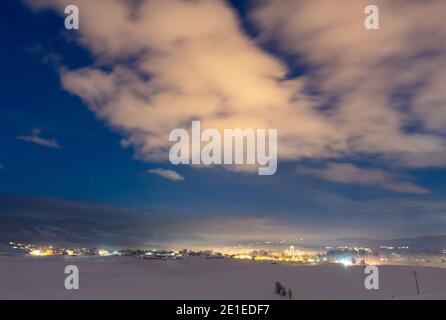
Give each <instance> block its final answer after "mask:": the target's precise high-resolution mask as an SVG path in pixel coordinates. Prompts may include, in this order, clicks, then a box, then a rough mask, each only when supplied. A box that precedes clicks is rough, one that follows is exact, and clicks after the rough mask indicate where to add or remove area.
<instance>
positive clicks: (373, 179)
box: [298, 163, 430, 194]
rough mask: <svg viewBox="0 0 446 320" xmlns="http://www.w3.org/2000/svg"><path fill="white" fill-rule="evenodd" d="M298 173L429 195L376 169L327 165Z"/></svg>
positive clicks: (425, 191)
mask: <svg viewBox="0 0 446 320" xmlns="http://www.w3.org/2000/svg"><path fill="white" fill-rule="evenodd" d="M298 172H300V173H303V174H312V175H316V176H318V177H319V178H322V179H325V180H328V181H332V182H338V183H346V184H353V185H363V186H367V185H369V186H377V187H380V188H384V189H386V190H390V191H394V192H399V193H413V194H429V193H430V191H429V190H427V189H425V188H423V187H420V186H417V185H416V184H414V183H412V182H408V181H404V180H401V179H400V178H398V177H396V176H394V175H392V174H389V173H387V172H385V171H383V170H378V169H362V168H359V167H357V166H354V165H352V164H347V163H336V164H329V165H327V166H326V167H324V168H300V169H298Z"/></svg>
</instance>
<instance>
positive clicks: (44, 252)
mask: <svg viewBox="0 0 446 320" xmlns="http://www.w3.org/2000/svg"><path fill="white" fill-rule="evenodd" d="M9 244H10V246H11V247H12V249H15V250H18V251H21V252H24V253H27V254H29V255H31V256H35V257H49V256H57V255H65V256H109V255H113V254H116V252H112V251H110V250H108V249H98V248H69V249H67V248H58V247H54V246H52V245H49V246H38V245H33V244H23V243H16V242H10V243H9Z"/></svg>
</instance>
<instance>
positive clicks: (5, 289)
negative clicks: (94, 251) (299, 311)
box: [0, 256, 446, 299]
mask: <svg viewBox="0 0 446 320" xmlns="http://www.w3.org/2000/svg"><path fill="white" fill-rule="evenodd" d="M67 265H76V266H77V267H78V268H79V271H80V290H78V291H68V290H66V289H65V287H64V281H65V277H66V275H65V274H64V270H65V267H66V266H67ZM379 268H380V269H379V270H380V290H378V291H368V290H366V289H365V287H364V279H365V277H366V275H365V274H364V268H362V267H344V266H338V265H325V266H322V265H321V266H299V265H287V264H277V265H274V264H271V263H268V262H253V261H239V260H231V259H221V260H206V259H204V258H198V257H194V258H192V257H190V258H187V259H184V260H175V261H158V260H142V259H137V258H129V257H105V258H100V257H97V258H63V257H50V258H33V257H25V256H0V299H285V298H281V297H279V296H276V295H275V294H274V292H273V291H274V284H275V282H276V281H280V282H281V283H282V284H283V285H284V286H286V287H287V288H291V289H292V290H293V293H294V296H293V299H446V269H442V268H431V267H418V266H417V267H413V266H380V267H379ZM414 270H416V271H417V274H418V281H419V287H420V291H421V295H420V296H417V294H416V285H415V280H414V276H413V271H414Z"/></svg>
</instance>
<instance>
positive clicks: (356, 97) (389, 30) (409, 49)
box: [251, 0, 446, 167]
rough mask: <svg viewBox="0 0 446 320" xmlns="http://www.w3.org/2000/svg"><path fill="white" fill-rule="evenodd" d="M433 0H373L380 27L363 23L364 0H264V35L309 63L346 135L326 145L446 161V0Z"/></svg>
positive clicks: (414, 161)
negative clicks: (337, 141)
mask: <svg viewBox="0 0 446 320" xmlns="http://www.w3.org/2000/svg"><path fill="white" fill-rule="evenodd" d="M428 2H429V5H426V3H424V2H421V1H416V0H415V1H414V0H395V1H384V0H377V1H374V3H373V4H374V5H377V6H378V7H379V9H380V12H381V29H380V30H379V31H369V30H366V29H365V28H364V26H363V21H364V18H365V16H366V15H365V14H363V12H364V8H365V7H366V6H367V5H369V4H370V3H369V2H368V1H364V0H345V1H341V2H338V1H331V0H320V1H312V0H300V1H294V0H280V1H271V0H266V1H264V2H262V4H263V5H262V6H260V7H257V8H256V9H255V10H254V11H253V12H252V14H251V18H252V21H253V22H254V23H256V24H257V26H258V27H259V28H260V30H261V36H260V38H261V40H262V41H264V42H274V44H276V45H278V46H279V47H280V49H281V50H282V51H283V52H286V53H287V54H289V55H292V56H298V57H299V58H300V59H301V60H300V61H301V62H302V61H304V62H305V63H306V64H307V65H308V66H310V70H311V72H310V73H309V74H308V77H309V81H310V83H311V85H312V86H313V88H312V89H313V90H314V91H316V92H319V95H318V98H319V99H322V101H326V103H325V105H323V106H325V114H326V115H328V116H329V118H330V122H332V123H333V124H334V125H336V127H337V130H338V132H339V135H341V136H342V137H344V140H343V142H344V143H345V144H340V145H337V144H333V143H332V144H329V145H327V147H330V149H332V150H333V149H334V150H337V151H339V152H346V153H347V154H350V155H359V154H361V155H364V154H371V155H377V156H379V157H380V158H381V159H383V160H390V161H392V163H397V164H399V165H401V166H408V167H428V166H444V165H445V164H446V157H445V156H446V147H445V140H444V135H443V134H444V130H445V129H444V128H445V127H446V126H445V125H446V116H445V114H446V91H445V90H444V89H443V88H444V81H445V74H446V42H445V41H444V39H445V37H446V29H445V28H444V27H443V26H444V12H445V11H446V2H444V1H442V0H431V1H428ZM334 141H336V140H334Z"/></svg>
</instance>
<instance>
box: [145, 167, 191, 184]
mask: <svg viewBox="0 0 446 320" xmlns="http://www.w3.org/2000/svg"><path fill="white" fill-rule="evenodd" d="M147 172H148V173H152V174H156V175H159V176H160V177H163V178H166V179H168V180H172V181H184V177H183V176H182V175H181V174H179V173H178V172H176V171H173V170H167V169H162V168H156V169H152V170H149V171H147Z"/></svg>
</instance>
